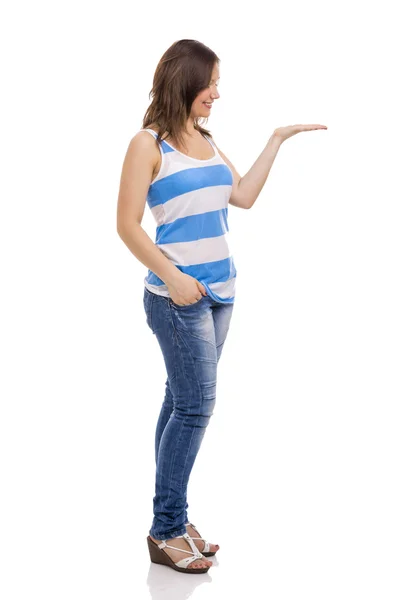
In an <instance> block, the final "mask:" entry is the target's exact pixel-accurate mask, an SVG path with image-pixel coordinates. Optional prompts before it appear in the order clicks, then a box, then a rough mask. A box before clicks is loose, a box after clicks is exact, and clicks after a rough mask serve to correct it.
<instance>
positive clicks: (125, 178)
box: [117, 132, 182, 285]
mask: <svg viewBox="0 0 400 600" xmlns="http://www.w3.org/2000/svg"><path fill="white" fill-rule="evenodd" d="M158 155H159V150H158V148H157V146H156V142H155V140H154V138H152V137H151V135H149V134H148V133H146V132H138V133H137V134H136V135H135V136H134V137H133V138H132V140H131V142H130V144H129V147H128V150H127V152H126V156H125V159H124V163H123V166H122V173H121V180H120V187H119V194H118V205H117V232H118V235H119V237H120V238H121V239H122V241H123V242H124V243H125V245H126V246H127V247H128V249H129V250H130V251H131V252H132V254H134V256H135V257H136V258H137V259H138V260H139V261H140V262H141V263H142V264H144V265H145V266H146V267H147V268H149V269H151V271H153V273H155V274H156V275H157V276H158V277H159V278H160V279H161V280H162V281H164V283H165V284H166V285H170V284H172V283H174V282H175V280H177V279H179V277H181V276H182V272H181V271H180V270H179V269H178V268H177V267H176V266H175V265H174V264H173V263H172V262H171V261H170V260H169V259H168V258H167V257H166V256H165V255H164V254H163V253H162V252H161V250H160V249H159V248H158V247H157V246H156V245H155V244H154V242H153V241H152V240H151V239H150V237H149V236H148V235H147V233H146V232H145V230H144V229H143V228H142V226H141V222H142V218H143V214H144V210H145V206H146V198H147V193H148V190H149V187H150V184H151V181H152V179H153V172H154V167H155V165H156V163H157V159H158Z"/></svg>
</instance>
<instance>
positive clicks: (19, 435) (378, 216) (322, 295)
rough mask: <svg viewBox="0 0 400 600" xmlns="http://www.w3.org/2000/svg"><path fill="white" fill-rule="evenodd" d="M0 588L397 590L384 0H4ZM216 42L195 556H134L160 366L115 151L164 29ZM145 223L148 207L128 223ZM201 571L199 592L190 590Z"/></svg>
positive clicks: (142, 94) (252, 593)
mask: <svg viewBox="0 0 400 600" xmlns="http://www.w3.org/2000/svg"><path fill="white" fill-rule="evenodd" d="M2 13H3V14H2V19H1V22H2V25H1V36H0V39H1V46H2V57H3V67H2V84H3V92H2V95H1V96H2V98H1V102H2V110H1V114H2V127H1V129H2V134H1V150H2V161H1V164H2V177H1V215H0V217H1V219H0V221H1V222H0V227H1V231H0V239H1V245H2V248H1V250H2V252H1V256H2V261H1V279H2V294H1V301H2V310H1V347H2V376H1V390H0V391H1V398H2V399H1V415H0V416H1V420H0V451H1V459H0V460H1V472H0V477H1V487H2V492H1V496H0V515H1V516H0V519H1V521H0V550H1V556H0V563H1V572H2V574H1V578H0V579H1V581H0V595H1V597H2V599H3V600H14V599H21V600H22V599H24V600H25V599H26V598H34V597H37V598H41V600H45V599H52V600H53V599H54V598H57V600H64V599H68V600H70V599H72V598H74V600H81V599H82V600H88V599H89V598H94V599H96V600H102V599H113V600H114V599H117V598H118V600H123V599H125V598H126V599H129V600H132V598H135V599H146V598H152V599H153V600H164V599H168V600H169V599H172V598H173V599H174V600H183V599H186V598H189V597H190V596H192V597H193V598H196V599H200V598H207V599H214V598H221V597H224V598H230V597H231V596H233V595H235V597H236V596H239V597H241V598H244V597H246V598H247V597H248V598H250V597H251V598H271V599H274V600H278V599H279V600H280V599H282V600H283V599H285V600H286V599H290V600H294V599H299V598H305V599H307V600H314V599H315V600H321V599H322V598H323V599H324V600H331V599H332V600H337V599H338V598H340V599H341V600H347V599H348V600H354V599H356V598H357V599H358V598H360V599H361V598H362V599H363V600H365V599H378V598H379V599H380V598H385V600H394V599H396V600H397V599H398V597H399V593H400V580H399V559H400V550H399V548H400V546H399V538H400V517H399V510H398V507H399V505H400V487H399V456H400V441H399V425H400V423H399V400H400V383H399V358H400V347H399V344H400V342H399V339H400V319H399V305H400V286H399V264H398V263H399V256H400V241H399V226H400V222H399V221H400V219H399V217H400V209H399V200H400V197H399V184H398V173H399V168H398V162H399V151H398V148H399V142H398V140H399V133H400V128H399V117H398V109H399V93H398V88H397V85H398V62H397V60H395V55H396V54H398V52H399V43H398V27H397V22H396V21H395V19H394V3H392V2H385V1H383V2H380V3H379V4H378V5H377V4H376V3H365V2H354V1H352V2H346V3H345V2H334V3H333V2H331V3H327V2H307V1H306V2H285V1H283V2H279V3H278V2H276V3H275V4H271V3H265V4H258V3H256V2H254V1H248V2H245V3H240V4H237V5H235V4H228V3H222V2H218V1H217V0H215V1H214V2H203V3H192V2H189V3H188V2H175V1H169V2H154V1H153V2H151V3H143V4H139V5H138V3H135V2H122V1H120V2H118V1H114V2H113V3H111V2H108V3H106V2H88V1H84V0H81V1H80V2H68V3H67V2H64V3H61V2H41V1H39V2H35V3H28V2H20V3H17V4H14V5H12V6H11V3H9V5H8V7H7V8H5V9H3V11H2ZM181 38H192V39H198V40H199V41H201V42H203V43H204V44H206V45H208V46H209V47H210V48H212V49H213V50H214V51H215V52H216V54H217V55H218V56H219V57H220V59H221V63H220V75H221V81H220V86H219V91H220V94H221V98H220V99H219V100H218V101H217V102H215V104H214V106H213V108H212V111H211V116H210V118H209V120H208V124H207V125H206V126H207V127H208V128H209V129H210V130H211V132H212V134H213V136H214V138H215V141H216V143H217V145H218V146H219V147H220V148H221V150H222V151H223V152H224V153H225V154H226V155H227V156H228V158H229V159H230V160H231V161H232V162H233V164H234V165H235V167H236V168H237V170H238V171H239V173H240V174H241V175H242V176H243V175H244V174H245V173H246V172H247V171H248V170H249V169H250V167H251V166H252V164H253V163H254V161H255V160H256V159H257V157H258V156H259V154H260V153H261V152H262V150H263V148H264V146H265V144H266V143H267V141H268V139H269V137H270V135H271V133H272V131H273V130H274V129H275V128H277V127H280V126H285V125H292V124H296V123H319V124H323V125H326V126H327V127H328V129H327V130H321V131H312V132H304V133H300V134H298V135H296V136H294V137H292V138H290V139H289V140H287V141H286V142H285V143H284V144H283V145H282V146H281V148H280V150H279V152H278V154H277V157H276V159H275V162H274V164H273V166H272V169H271V172H270V175H269V177H268V179H267V182H266V184H265V186H264V188H263V190H262V192H261V193H260V195H259V197H258V199H257V200H256V203H255V204H254V206H253V208H252V209H251V210H249V211H245V210H241V209H239V208H236V207H232V206H230V208H229V227H230V243H231V247H232V254H233V256H234V258H235V264H236V268H237V273H238V274H237V292H236V294H237V295H236V302H235V307H234V313H233V317H232V322H231V328H230V331H229V334H228V338H227V341H226V343H225V347H224V351H223V355H222V358H221V361H220V364H219V373H218V393H217V404H216V407H215V411H214V415H213V417H212V420H211V422H210V425H209V427H208V430H207V433H206V436H205V438H204V441H203V444H202V447H201V449H200V452H199V454H198V457H197V460H196V463H195V466H194V468H193V471H192V475H191V479H190V483H189V490H188V492H189V495H188V500H189V504H190V508H189V518H190V519H191V520H192V522H194V523H195V524H196V525H197V526H198V528H199V530H200V532H201V534H202V535H203V536H204V537H206V538H207V539H208V540H209V541H211V542H214V543H219V544H220V546H221V549H220V551H219V552H218V554H217V556H216V557H215V559H213V560H214V562H215V565H214V566H213V567H212V568H211V569H210V570H209V572H208V574H207V575H197V577H186V575H184V574H179V573H176V572H175V571H172V570H171V569H168V568H167V567H163V566H159V565H152V564H151V563H150V559H149V555H148V550H147V544H146V536H147V534H148V530H149V527H150V525H151V520H152V499H153V494H154V475H155V464H154V457H153V447H154V434H155V426H156V421H157V418H158V413H159V410H160V407H161V402H162V396H163V391H164V382H165V378H166V373H165V370H164V363H163V361H162V356H161V352H160V350H159V347H158V345H157V341H156V339H155V336H153V335H152V333H151V331H150V330H149V328H148V326H147V324H146V320H145V314H144V309H143V301H142V298H143V279H144V277H145V275H146V273H147V267H145V266H144V265H143V264H142V263H140V262H139V261H138V260H137V259H136V258H135V257H134V256H133V254H132V253H131V252H130V251H129V250H128V249H127V247H126V246H125V245H124V244H123V242H122V240H121V239H120V238H119V237H118V234H117V232H116V205H117V196H118V189H119V178H120V173H121V168H122V162H123V159H124V156H125V152H126V149H127V147H128V144H129V141H130V139H131V138H132V137H133V135H135V133H136V132H137V131H138V130H139V129H140V128H141V125H142V118H143V115H144V113H145V110H146V108H147V106H148V104H149V102H150V100H149V92H150V89H151V85H152V78H153V73H154V70H155V68H156V66H157V63H158V61H159V59H160V58H161V55H162V54H163V53H164V51H165V50H166V49H167V48H168V47H169V46H170V45H171V44H172V43H173V42H174V41H176V40H178V39H181ZM142 225H143V227H144V228H145V230H146V231H147V233H148V234H149V235H150V236H151V237H152V239H154V235H155V223H154V222H153V219H152V215H151V213H150V211H149V209H148V207H147V208H146V212H145V216H144V219H143V222H142ZM205 582H206V583H208V584H209V585H207V586H206V587H204V586H202V585H200V584H202V583H205Z"/></svg>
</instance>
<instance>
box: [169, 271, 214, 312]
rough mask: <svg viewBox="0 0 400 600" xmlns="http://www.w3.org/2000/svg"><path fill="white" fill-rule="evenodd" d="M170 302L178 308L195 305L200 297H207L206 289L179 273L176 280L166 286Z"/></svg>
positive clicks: (198, 282) (188, 276) (190, 277)
mask: <svg viewBox="0 0 400 600" xmlns="http://www.w3.org/2000/svg"><path fill="white" fill-rule="evenodd" d="M167 287H168V292H169V295H170V297H171V300H172V301H173V302H174V303H175V304H178V306H187V305H189V304H195V303H196V302H197V301H198V300H200V298H201V296H207V291H206V288H205V287H204V285H203V284H202V283H200V281H197V279H195V278H194V277H192V276H191V275H187V274H186V273H180V275H179V277H178V279H175V280H174V282H173V283H169V284H168V285H167Z"/></svg>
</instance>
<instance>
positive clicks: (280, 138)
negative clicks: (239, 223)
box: [218, 125, 328, 209]
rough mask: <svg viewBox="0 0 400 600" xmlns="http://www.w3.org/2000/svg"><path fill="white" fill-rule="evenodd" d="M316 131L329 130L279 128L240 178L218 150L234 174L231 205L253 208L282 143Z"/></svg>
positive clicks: (318, 126) (310, 127) (302, 126)
mask: <svg viewBox="0 0 400 600" xmlns="http://www.w3.org/2000/svg"><path fill="white" fill-rule="evenodd" d="M315 129H328V128H327V127H326V125H289V126H287V127H278V128H277V129H275V130H274V132H273V134H272V135H271V137H270V138H269V140H268V142H267V145H266V146H265V148H264V150H263V151H262V152H261V154H260V156H259V157H258V158H257V160H256V161H255V163H254V164H253V165H252V167H251V168H250V169H249V171H248V172H247V173H246V175H244V176H243V177H240V175H239V173H238V172H237V171H236V169H235V167H234V166H233V164H232V163H231V162H230V161H229V160H228V159H227V157H226V156H225V155H224V154H223V152H221V150H220V149H219V148H218V152H219V153H220V154H221V156H222V158H223V159H224V160H225V161H226V163H227V164H228V166H229V167H230V169H231V171H232V173H233V180H234V183H233V186H232V194H231V197H230V200H229V203H230V204H232V205H233V206H238V207H239V208H246V209H248V208H251V207H252V206H253V204H254V202H255V201H256V200H257V198H258V196H259V194H260V192H261V190H262V188H263V187H264V184H265V182H266V180H267V177H268V175H269V172H270V170H271V167H272V165H273V162H274V160H275V157H276V155H277V153H278V150H279V148H280V147H281V144H282V142H284V141H285V140H287V139H288V138H289V137H292V136H293V135H296V134H297V133H300V132H301V131H313V130H315Z"/></svg>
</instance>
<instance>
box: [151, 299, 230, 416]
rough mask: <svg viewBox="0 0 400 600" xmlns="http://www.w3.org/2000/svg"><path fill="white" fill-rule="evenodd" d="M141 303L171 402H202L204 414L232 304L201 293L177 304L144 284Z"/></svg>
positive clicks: (212, 394) (207, 411)
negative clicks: (158, 350)
mask: <svg viewBox="0 0 400 600" xmlns="http://www.w3.org/2000/svg"><path fill="white" fill-rule="evenodd" d="M144 306H145V310H146V315H147V323H148V325H149V327H150V329H151V330H152V331H153V333H154V334H155V335H156V337H157V340H158V343H159V345H160V348H161V350H162V353H163V357H164V362H165V366H166V369H167V374H168V380H169V385H170V388H171V391H172V394H173V396H174V404H175V405H176V404H177V403H178V405H180V406H181V407H182V406H183V407H186V409H188V408H189V407H190V408H191V409H194V410H195V409H196V408H199V406H200V405H201V404H202V405H203V407H204V409H205V412H204V414H211V412H212V408H213V403H214V401H215V386H216V379H217V363H218V360H219V357H220V354H221V351H222V346H223V344H224V341H225V339H226V335H227V331H228V328H229V322H230V317H231V313H232V307H233V305H222V304H218V305H217V303H215V302H214V301H213V300H211V299H210V298H209V297H208V296H202V297H201V298H200V300H198V301H197V302H195V303H194V304H189V305H187V306H179V305H177V304H175V303H174V302H173V301H172V299H171V298H168V297H165V296H160V295H157V294H153V293H151V292H149V291H148V290H147V288H145V292H144Z"/></svg>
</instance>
